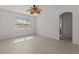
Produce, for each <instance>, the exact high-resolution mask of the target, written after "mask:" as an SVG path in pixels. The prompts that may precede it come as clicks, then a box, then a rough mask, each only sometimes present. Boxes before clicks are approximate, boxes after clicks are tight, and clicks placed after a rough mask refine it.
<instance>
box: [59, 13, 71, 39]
mask: <svg viewBox="0 0 79 59" xmlns="http://www.w3.org/2000/svg"><path fill="white" fill-rule="evenodd" d="M59 31H60V33H59V36H60V40H70V41H71V40H72V12H64V13H62V14H61V15H60V16H59Z"/></svg>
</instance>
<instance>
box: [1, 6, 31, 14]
mask: <svg viewBox="0 0 79 59" xmlns="http://www.w3.org/2000/svg"><path fill="white" fill-rule="evenodd" d="M31 6H32V5H0V9H5V10H9V11H14V12H19V13H23V14H26V15H28V13H27V12H26V10H27V9H29V8H30V7H31Z"/></svg>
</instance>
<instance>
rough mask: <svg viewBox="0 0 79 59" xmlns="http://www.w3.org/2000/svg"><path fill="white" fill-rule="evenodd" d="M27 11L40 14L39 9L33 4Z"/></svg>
mask: <svg viewBox="0 0 79 59" xmlns="http://www.w3.org/2000/svg"><path fill="white" fill-rule="evenodd" d="M27 12H30V14H31V15H32V14H40V12H41V9H40V8H38V7H37V6H36V5H33V7H31V8H30V9H28V10H27Z"/></svg>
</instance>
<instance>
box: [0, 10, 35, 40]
mask: <svg viewBox="0 0 79 59" xmlns="http://www.w3.org/2000/svg"><path fill="white" fill-rule="evenodd" d="M18 15H20V16H23V17H27V16H26V15H24V14H20V13H16V12H11V11H7V10H1V9H0V40H1V39H8V38H15V37H19V36H26V35H32V34H35V33H36V29H35V27H36V25H35V24H36V19H35V17H30V20H31V21H32V28H31V29H30V30H28V29H27V30H16V29H15V22H16V16H18Z"/></svg>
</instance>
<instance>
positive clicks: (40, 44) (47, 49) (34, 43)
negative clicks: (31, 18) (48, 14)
mask: <svg viewBox="0 0 79 59" xmlns="http://www.w3.org/2000/svg"><path fill="white" fill-rule="evenodd" d="M57 53H58V54H67V53H68V54H71V53H79V46H78V45H74V44H72V43H71V40H66V39H65V40H55V39H51V38H47V37H43V36H28V37H21V38H17V39H6V40H1V41H0V54H57Z"/></svg>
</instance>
